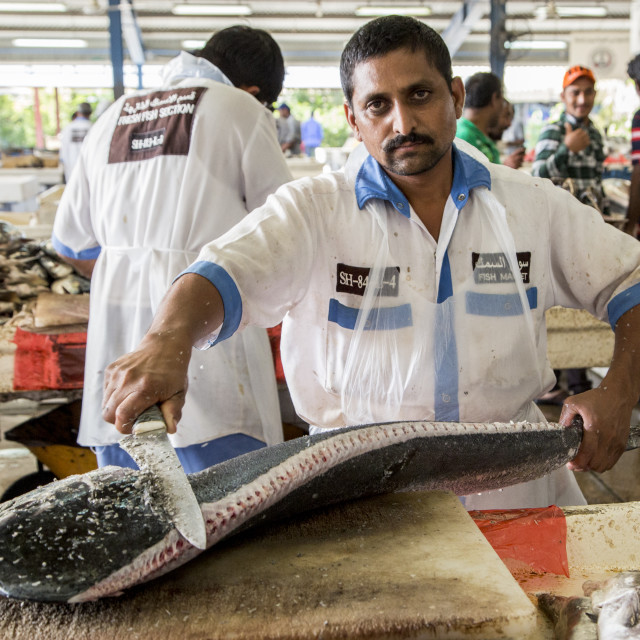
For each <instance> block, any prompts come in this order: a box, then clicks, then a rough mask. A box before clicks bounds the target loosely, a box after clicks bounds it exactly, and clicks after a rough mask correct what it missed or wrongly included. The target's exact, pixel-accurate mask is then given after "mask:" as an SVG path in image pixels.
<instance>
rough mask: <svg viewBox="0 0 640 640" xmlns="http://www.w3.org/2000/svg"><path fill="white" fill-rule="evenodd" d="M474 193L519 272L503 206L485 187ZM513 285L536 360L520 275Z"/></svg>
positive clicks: (517, 272)
mask: <svg viewBox="0 0 640 640" xmlns="http://www.w3.org/2000/svg"><path fill="white" fill-rule="evenodd" d="M476 194H477V195H478V197H479V198H481V199H482V200H484V203H485V205H486V207H487V210H488V212H489V214H490V215H489V220H490V221H491V225H492V227H493V232H494V234H495V236H496V238H497V239H498V243H499V245H500V246H501V248H502V251H503V252H504V254H505V257H506V258H507V261H508V262H509V267H510V269H511V273H513V274H519V273H520V266H519V264H518V256H517V253H516V245H515V241H514V239H513V234H512V233H511V231H510V229H509V225H508V224H507V213H506V211H505V208H504V207H503V206H502V205H501V204H500V203H499V202H498V200H497V199H496V198H495V197H494V195H493V194H492V193H491V192H490V191H488V190H486V189H476ZM514 282H515V286H516V289H517V291H518V295H519V296H520V304H521V305H522V310H523V319H524V321H525V324H526V326H527V331H526V335H527V337H528V338H529V345H528V346H529V348H530V349H531V357H532V358H533V361H534V362H535V361H537V355H536V354H537V341H536V332H535V328H534V324H533V315H532V313H531V308H530V306H529V301H528V299H527V292H526V290H525V288H524V283H523V282H522V278H521V277H516V278H514ZM535 371H536V373H537V376H538V379H537V382H538V384H539V386H540V387H542V372H541V371H540V368H539V367H536V368H535Z"/></svg>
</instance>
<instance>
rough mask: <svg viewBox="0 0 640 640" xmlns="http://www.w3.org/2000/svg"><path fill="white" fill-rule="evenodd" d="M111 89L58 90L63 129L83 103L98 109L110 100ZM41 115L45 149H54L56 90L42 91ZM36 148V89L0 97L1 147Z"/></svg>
mask: <svg viewBox="0 0 640 640" xmlns="http://www.w3.org/2000/svg"><path fill="white" fill-rule="evenodd" d="M111 96H112V91H111V90H110V89H99V90H92V89H59V90H58V106H59V111H60V129H62V128H64V127H65V126H66V125H67V124H68V123H69V122H70V121H71V116H72V115H73V113H74V111H75V110H76V108H77V106H78V105H79V104H80V103H81V102H88V103H89V104H91V105H92V107H93V109H94V110H95V108H96V106H97V105H98V103H99V101H101V100H105V99H106V100H109V99H110V98H111ZM38 97H39V101H40V116H41V118H42V131H43V134H44V137H45V140H46V141H47V142H46V143H45V147H46V148H55V142H54V141H55V138H56V135H57V120H56V96H55V90H54V89H40V90H39V91H38ZM35 145H36V123H35V98H34V93H33V90H22V91H19V92H8V93H4V94H0V148H1V149H4V150H7V149H32V148H34V147H35Z"/></svg>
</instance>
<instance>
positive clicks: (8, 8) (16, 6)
mask: <svg viewBox="0 0 640 640" xmlns="http://www.w3.org/2000/svg"><path fill="white" fill-rule="evenodd" d="M66 10H67V7H65V5H64V4H63V3H62V2H3V3H1V4H0V11H4V12H7V13H8V12H11V13H14V12H15V13H26V12H34V13H35V12H38V11H43V12H47V13H62V12H64V11H66Z"/></svg>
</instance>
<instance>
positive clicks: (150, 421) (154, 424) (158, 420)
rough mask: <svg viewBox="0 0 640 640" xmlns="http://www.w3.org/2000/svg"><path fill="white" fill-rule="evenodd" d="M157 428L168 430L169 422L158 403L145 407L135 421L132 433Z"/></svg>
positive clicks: (136, 433)
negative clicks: (166, 420) (165, 419)
mask: <svg viewBox="0 0 640 640" xmlns="http://www.w3.org/2000/svg"><path fill="white" fill-rule="evenodd" d="M157 429H164V430H165V431H166V430H167V423H166V422H165V421H164V416H163V415H162V411H160V407H159V406H158V405H157V404H154V405H153V406H151V407H149V408H148V409H145V410H144V411H143V412H142V413H141V414H140V415H139V416H138V417H137V418H136V421H135V422H134V423H133V429H132V433H133V434H134V435H138V434H140V433H145V432H147V431H156V430H157Z"/></svg>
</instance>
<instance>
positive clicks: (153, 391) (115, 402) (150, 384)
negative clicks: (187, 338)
mask: <svg viewBox="0 0 640 640" xmlns="http://www.w3.org/2000/svg"><path fill="white" fill-rule="evenodd" d="M190 358H191V346H190V345H188V346H186V345H184V346H180V345H179V344H178V343H177V342H174V341H172V340H171V338H170V337H167V336H163V337H161V338H156V337H153V336H149V335H147V336H146V337H145V338H144V340H143V341H142V343H141V344H140V346H139V347H138V348H137V349H136V350H135V351H132V352H131V353H127V354H125V355H124V356H122V357H120V358H118V359H117V360H116V361H115V362H113V363H112V364H110V365H109V366H108V367H107V368H106V370H105V381H104V395H103V400H102V417H103V418H104V419H105V420H106V421H107V422H111V423H114V424H115V426H116V429H117V430H118V431H120V432H121V433H131V429H132V427H133V423H134V421H135V419H136V418H137V417H138V416H139V415H140V414H141V413H142V412H143V411H144V410H145V409H146V408H148V407H150V406H152V405H154V404H157V403H160V404H161V409H162V413H163V415H164V418H165V421H166V423H167V431H168V432H169V433H175V432H176V425H177V423H178V421H179V420H180V417H181V416H182V407H183V406H184V399H185V393H186V391H187V380H188V378H187V369H188V367H189V360H190Z"/></svg>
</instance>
